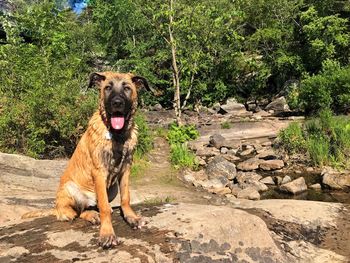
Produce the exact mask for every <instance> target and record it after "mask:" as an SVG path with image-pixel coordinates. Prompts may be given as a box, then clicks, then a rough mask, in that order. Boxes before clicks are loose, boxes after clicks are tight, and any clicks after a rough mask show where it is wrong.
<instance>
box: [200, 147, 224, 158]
mask: <svg viewBox="0 0 350 263" xmlns="http://www.w3.org/2000/svg"><path fill="white" fill-rule="evenodd" d="M219 154H220V150H218V149H216V148H214V147H200V148H197V150H196V155H197V156H199V157H203V158H206V157H212V156H216V155H219Z"/></svg>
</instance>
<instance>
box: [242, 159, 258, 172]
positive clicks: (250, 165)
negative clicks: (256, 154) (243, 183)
mask: <svg viewBox="0 0 350 263" xmlns="http://www.w3.org/2000/svg"><path fill="white" fill-rule="evenodd" d="M259 164H260V160H259V159H257V158H250V159H248V160H246V161H244V162H241V163H239V164H238V165H237V169H238V170H242V171H253V170H256V169H258V168H259Z"/></svg>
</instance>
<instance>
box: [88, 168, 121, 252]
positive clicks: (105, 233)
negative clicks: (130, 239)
mask: <svg viewBox="0 0 350 263" xmlns="http://www.w3.org/2000/svg"><path fill="white" fill-rule="evenodd" d="M93 176H94V182H95V191H96V195H97V205H98V209H99V212H100V220H101V228H100V238H99V244H100V246H102V247H103V248H111V247H114V246H116V245H117V244H118V240H117V238H116V236H115V233H114V229H113V226H112V216H111V208H110V205H109V203H108V195H107V190H106V189H107V188H106V179H105V176H104V174H103V172H101V171H99V170H94V173H93Z"/></svg>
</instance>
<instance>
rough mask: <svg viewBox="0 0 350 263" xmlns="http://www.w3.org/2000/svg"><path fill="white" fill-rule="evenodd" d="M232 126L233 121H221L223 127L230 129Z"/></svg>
mask: <svg viewBox="0 0 350 263" xmlns="http://www.w3.org/2000/svg"><path fill="white" fill-rule="evenodd" d="M230 128H231V123H229V122H228V121H224V122H222V123H221V129H230Z"/></svg>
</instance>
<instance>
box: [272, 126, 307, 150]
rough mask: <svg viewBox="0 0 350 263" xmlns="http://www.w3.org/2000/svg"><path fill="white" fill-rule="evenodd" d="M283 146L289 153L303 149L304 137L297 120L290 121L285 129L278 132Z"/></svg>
mask: <svg viewBox="0 0 350 263" xmlns="http://www.w3.org/2000/svg"><path fill="white" fill-rule="evenodd" d="M278 138H279V140H280V142H281V144H282V146H283V148H284V149H285V150H286V151H287V152H289V153H295V152H298V151H300V150H302V149H305V146H306V145H305V139H304V135H303V130H302V127H301V125H300V124H299V123H297V122H292V123H291V124H289V126H288V127H287V128H286V129H283V130H281V131H280V133H279V134H278Z"/></svg>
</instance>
